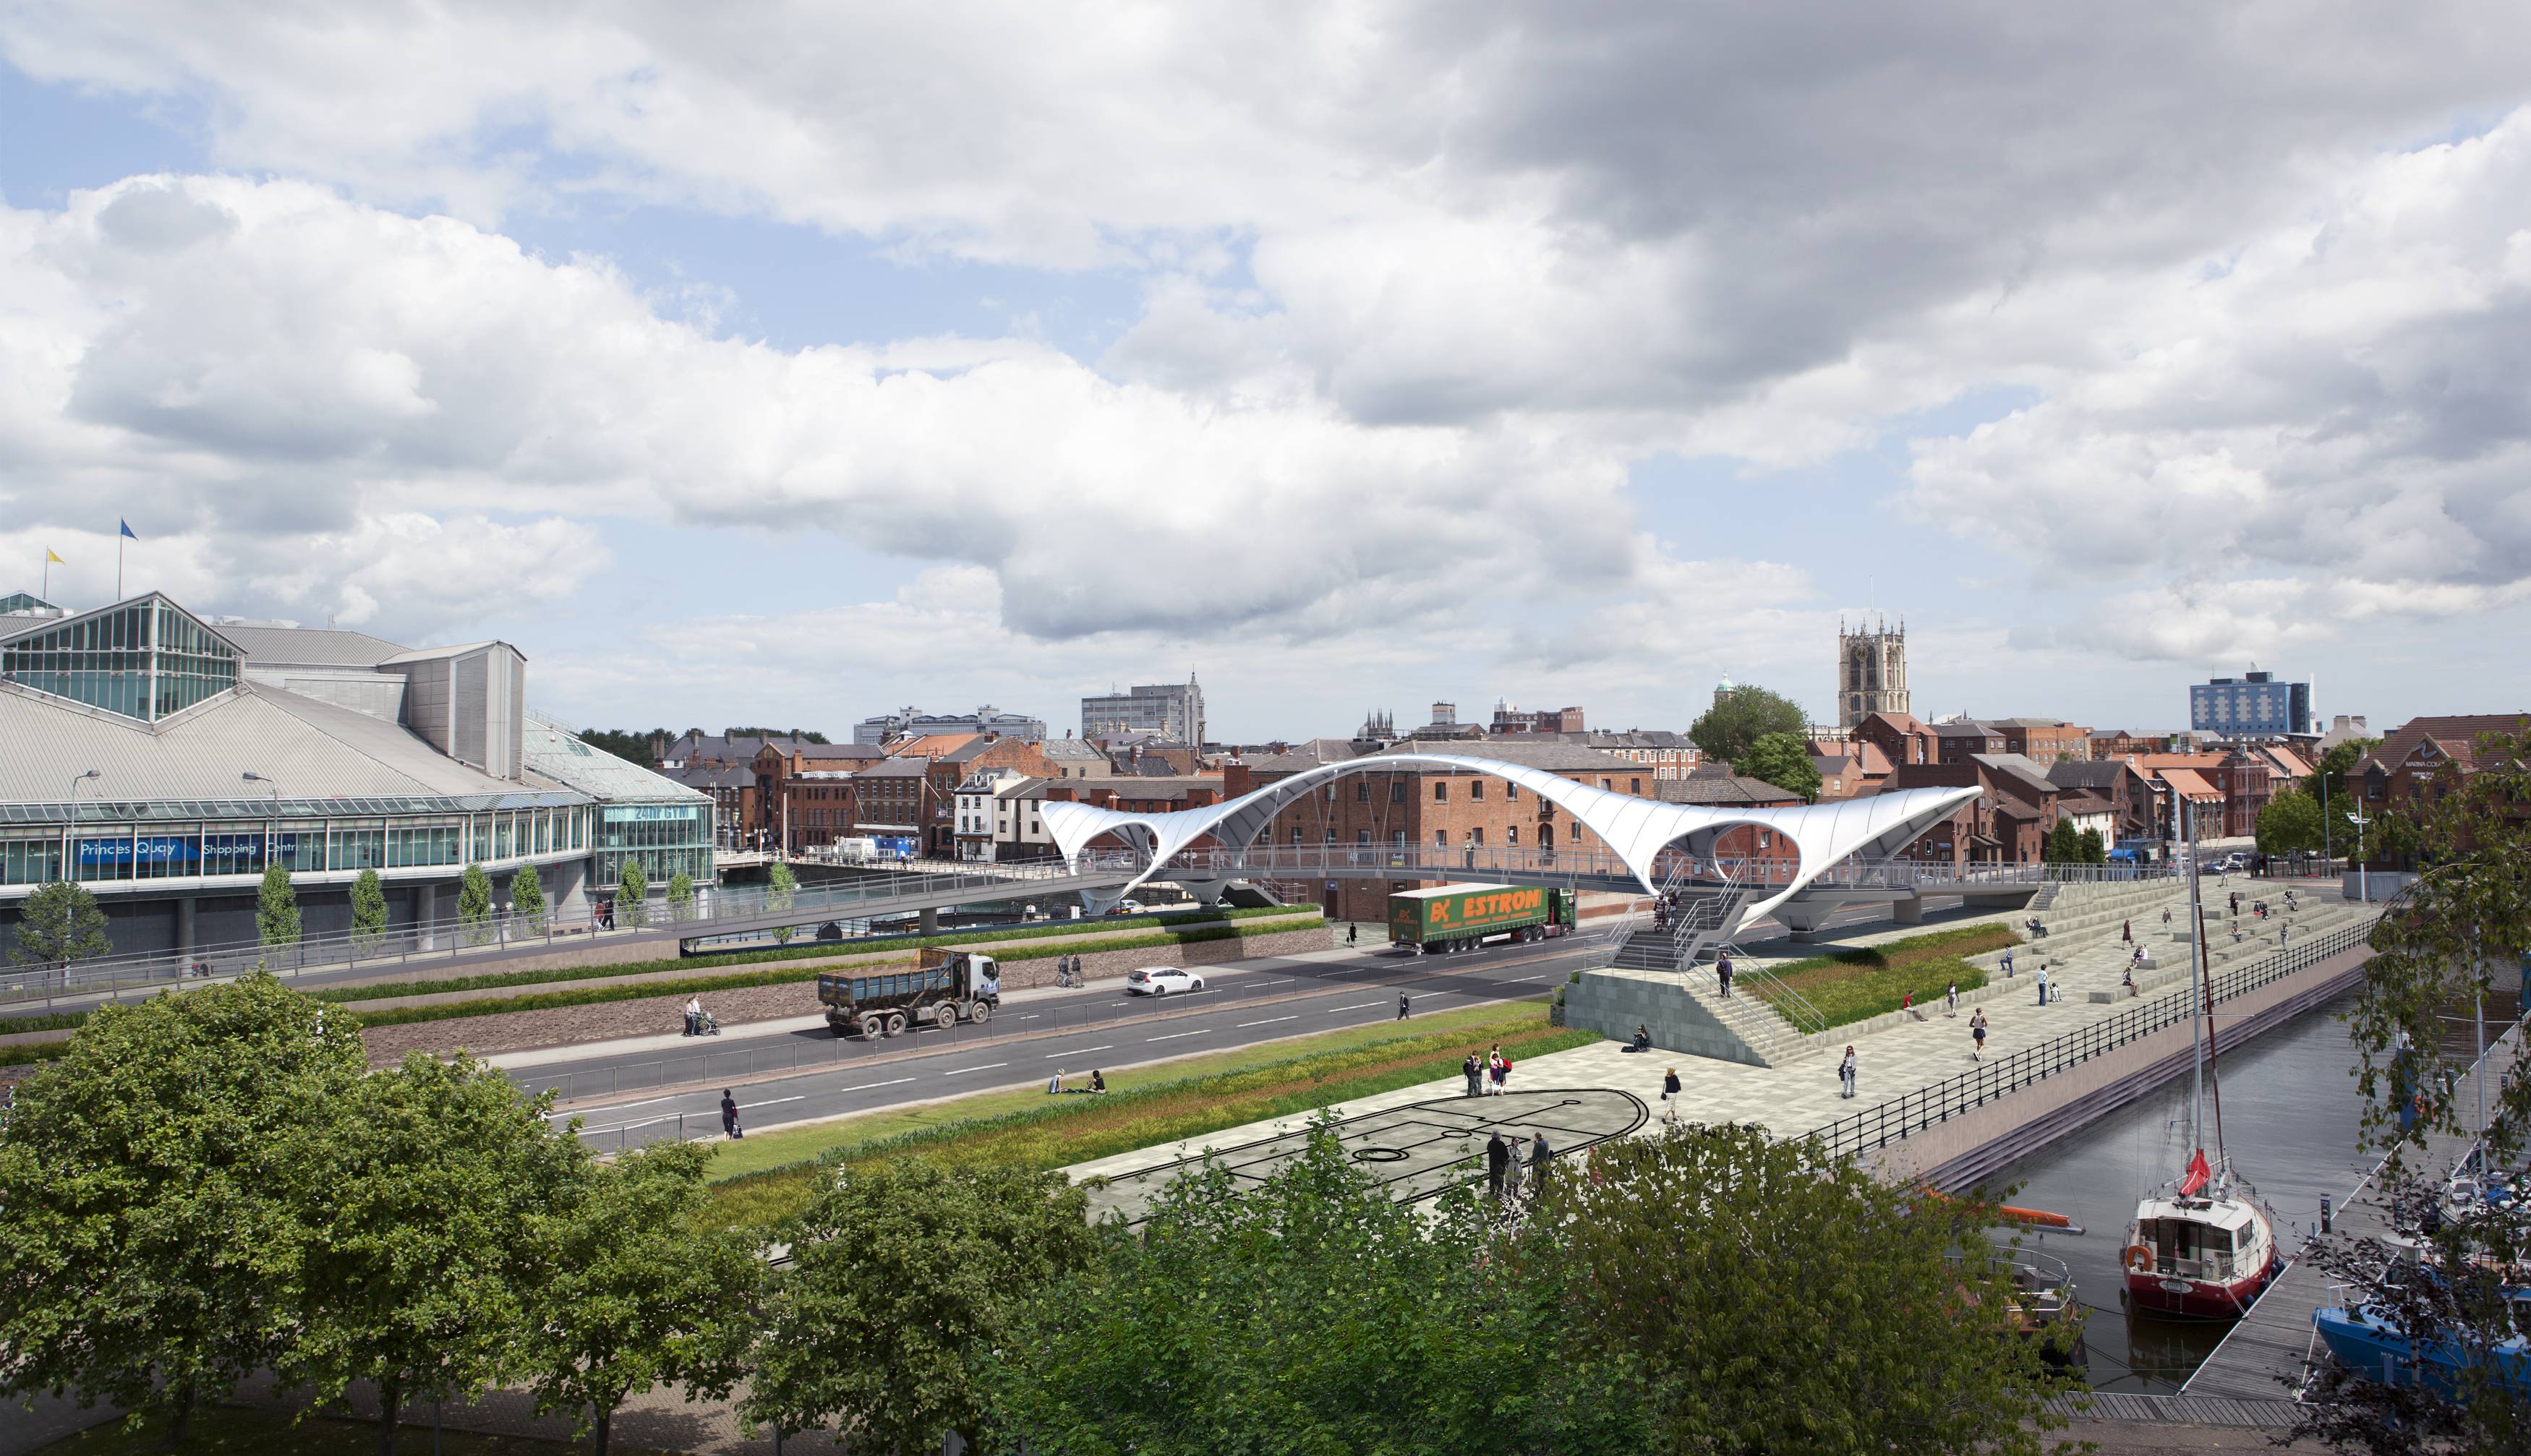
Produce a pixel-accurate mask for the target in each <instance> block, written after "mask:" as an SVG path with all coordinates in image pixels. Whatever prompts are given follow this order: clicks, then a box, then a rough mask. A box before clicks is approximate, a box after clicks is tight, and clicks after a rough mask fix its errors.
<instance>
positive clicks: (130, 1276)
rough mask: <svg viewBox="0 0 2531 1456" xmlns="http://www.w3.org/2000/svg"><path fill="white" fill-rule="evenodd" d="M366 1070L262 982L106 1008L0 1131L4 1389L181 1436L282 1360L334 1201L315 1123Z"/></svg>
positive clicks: (356, 1040)
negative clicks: (209, 1407) (91, 1406)
mask: <svg viewBox="0 0 2531 1456" xmlns="http://www.w3.org/2000/svg"><path fill="white" fill-rule="evenodd" d="M365 1066H366V1056H365V1054H364V1052H363V1051H362V1048H361V1041H360V1035H359V1032H358V1030H357V1029H356V1027H355V1026H354V1024H353V1023H352V1021H351V1020H350V1019H349V1018H347V1017H345V1016H343V1015H341V1014H340V1013H339V1012H337V1013H332V1014H330V1015H329V1013H328V1011H327V1008H325V1007H324V1006H323V1005H322V1004H320V1003H318V1002H315V1001H312V1000H309V999H308V998H307V997H304V996H301V995H298V994H297V993H295V992H292V991H290V990H287V989H285V988H283V987H282V985H281V984H280V983H279V982H278V981H276V980H273V979H272V978H271V977H269V976H263V975H254V976H248V977H245V978H243V979H241V980H236V981H234V982H231V983H229V984H227V985H215V986H209V987H206V988H204V989H202V990H198V991H193V992H189V993H187V994H184V995H167V996H158V997H154V998H152V999H150V1000H147V1001H143V1002H141V1003H140V1004H139V1005H135V1006H107V1007H103V1008H100V1009H99V1010H98V1011H97V1012H96V1014H95V1015H94V1016H93V1017H91V1018H90V1019H89V1020H88V1022H87V1024H86V1025H85V1026H84V1027H82V1028H81V1029H80V1031H79V1033H78V1035H77V1036H73V1037H72V1038H71V1045H70V1049H69V1052H68V1054H67V1055H65V1056H63V1057H62V1058H60V1059H59V1060H57V1061H55V1062H53V1063H51V1064H50V1065H48V1066H46V1067H45V1068H44V1069H43V1070H42V1071H40V1072H38V1073H36V1074H35V1075H34V1076H32V1077H30V1078H28V1080H27V1081H25V1082H23V1083H21V1084H20V1085H19V1087H18V1089H17V1099H16V1104H15V1106H14V1108H13V1109H12V1110H11V1112H10V1115H9V1116H8V1117H7V1118H6V1119H5V1120H0V1387H5V1388H6V1389H8V1390H11V1391H15V1392H27V1391H32V1390H39V1389H44V1390H57V1391H60V1390H66V1391H69V1392H71V1393H72V1394H74V1395H76V1396H77V1397H78V1398H79V1399H80V1400H81V1401H83V1402H92V1401H104V1402H109V1403H111V1404H114V1405H117V1406H120V1407H122V1408H123V1409H125V1410H127V1411H130V1412H132V1413H133V1419H134V1421H135V1422H136V1423H138V1422H140V1421H141V1420H143V1419H145V1418H163V1419H166V1420H168V1421H169V1422H170V1423H171V1424H172V1428H173V1429H174V1431H175V1433H176V1435H177V1437H178V1438H179V1439H181V1438H182V1435H183V1432H184V1429H185V1427H186V1424H187V1423H188V1421H189V1420H190V1418H191V1416H192V1414H193V1412H194V1411H196V1410H197V1409H199V1408H200V1407H201V1406H202V1405H204V1404H205V1403H207V1402H210V1401H214V1400H217V1399H220V1398H221V1397H223V1396H225V1395H227V1394H228V1392H229V1391H230V1390H231V1389H233V1388H234V1387H235V1386H236V1384H237V1382H238V1381H239V1380H240V1379H241V1378H243V1377H244V1376H245V1375H246V1374H248V1373H249V1372H253V1370H255V1369H257V1368H258V1367H260V1366H263V1365H266V1364H268V1363H270V1362H272V1361H273V1360H275V1359H276V1358H277V1357H279V1356H280V1355H281V1354H283V1353H284V1352H285V1350H286V1349H287V1347H288V1346H289V1344H290V1342H291V1341H292V1339H293V1337H294V1331H295V1330H296V1328H297V1317H298V1314H299V1311H298V1309H297V1297H298V1294H299V1292H300V1289H301V1284H300V1279H299V1267H300V1264H299V1256H300V1251H301V1250H302V1249H303V1248H304V1247H305V1245H306V1243H307V1240H308V1239H309V1236H310V1234H311V1232H312V1230H311V1228H310V1226H309V1220H310V1218H311V1217H312V1216H314V1215H315V1214H316V1213H317V1212H318V1211H320V1210H321V1208H322V1206H323V1204H324V1201H325V1199H326V1198H327V1197H329V1196H330V1193H331V1188H330V1184H329V1182H328V1180H327V1178H326V1176H325V1172H324V1169H323V1167H322V1164H321V1161H320V1160H319V1159H318V1158H317V1157H316V1155H315V1152H316V1149H315V1148H314V1146H313V1145H312V1144H311V1142H310V1140H309V1136H308V1130H309V1124H310V1122H311V1121H312V1120H321V1119H322V1117H323V1116H324V1114H325V1112H326V1110H327V1109H328V1108H331V1107H334V1106H337V1105H340V1104H341V1103H342V1102H343V1101H344V1100H345V1099H347V1098H350V1097H351V1096H353V1095H354V1094H355V1093H356V1092H357V1091H358V1089H359V1086H360V1083H361V1081H362V1072H363V1070H364V1068H365Z"/></svg>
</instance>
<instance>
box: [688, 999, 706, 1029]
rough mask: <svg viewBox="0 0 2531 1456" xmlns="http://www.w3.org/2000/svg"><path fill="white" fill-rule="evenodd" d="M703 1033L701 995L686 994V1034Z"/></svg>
mask: <svg viewBox="0 0 2531 1456" xmlns="http://www.w3.org/2000/svg"><path fill="white" fill-rule="evenodd" d="M686 1035H687V1036H702V1035H703V997H701V996H688V997H687V998H686Z"/></svg>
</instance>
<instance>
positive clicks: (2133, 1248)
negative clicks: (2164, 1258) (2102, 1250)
mask: <svg viewBox="0 0 2531 1456" xmlns="http://www.w3.org/2000/svg"><path fill="white" fill-rule="evenodd" d="M2121 1257H2122V1258H2124V1259H2125V1260H2126V1265H2127V1267H2128V1268H2130V1269H2133V1270H2135V1271H2136V1272H2137V1273H2139V1274H2143V1273H2150V1272H2151V1271H2152V1269H2153V1246H2152V1245H2150V1244H2129V1245H2128V1246H2127V1247H2126V1249H2125V1250H2124V1251H2123V1252H2122V1255H2121Z"/></svg>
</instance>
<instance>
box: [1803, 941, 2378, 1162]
mask: <svg viewBox="0 0 2531 1456" xmlns="http://www.w3.org/2000/svg"><path fill="white" fill-rule="evenodd" d="M2372 932H2373V923H2372V922H2370V921H2368V922H2365V923H2363V924H2353V925H2342V926H2340V927H2338V928H2337V929H2334V930H2331V931H2329V932H2327V933H2325V934H2321V935H2317V936H2314V937H2312V938H2311V939H2309V940H2306V941H2304V942H2303V943H2302V944H2300V945H2291V946H2288V947H2287V948H2285V949H2283V950H2280V951H2278V952H2277V953H2276V954H2274V955H2272V956H2268V957H2266V958H2264V959H2262V960H2260V961H2259V962H2257V963H2256V964H2253V965H2249V966H2242V967H2238V968H2236V969H2234V970H2231V971H2226V972H2224V973H2223V974H2222V975H2221V976H2218V977H2216V978H2214V980H2211V981H2209V982H2208V986H2209V990H2210V993H2211V995H2212V996H2213V998H2214V999H2215V1000H2218V1001H2224V1000H2229V999H2230V998H2232V997H2234V996H2237V995H2241V994H2243V993H2245V992H2248V991H2252V990H2256V989H2257V988H2258V987H2260V986H2262V985H2265V984H2267V983H2268V982H2269V981H2272V980H2277V979H2278V978H2279V977H2284V976H2290V975H2292V974H2293V973H2295V972H2297V971H2300V970H2303V969H2304V968H2306V967H2309V966H2313V965H2317V964H2319V963H2320V962H2322V961H2325V960H2327V959H2329V958H2330V957H2331V956H2334V955H2339V954H2342V953H2343V952H2346V951H2349V950H2352V949H2354V948H2355V947H2356V946H2359V945H2362V944H2364V943H2365V942H2366V937H2367V936H2369V935H2371V934H2372ZM2196 1011H2197V1006H2196V994H2195V988H2194V987H2193V986H2192V987H2188V988H2184V989H2181V990H2177V991H2173V992H2170V993H2169V994H2167V995H2164V996H2158V997H2156V998H2154V999H2153V1000H2151V1001H2147V1002H2145V1003H2143V1004H2142V1005H2140V1006H2135V1007H2131V1008H2129V1009H2128V1010H2126V1011H2124V1012H2121V1013H2119V1014H2118V1015H2116V1016H2113V1017H2109V1018H2108V1019H2106V1020H2102V1021H2097V1022H2093V1023H2091V1024H2090V1025H2088V1026H2084V1027H2080V1028H2077V1029H2076V1030H2074V1031H2071V1032H2067V1033H2064V1034H2063V1035H2061V1036H2054V1037H2051V1038H2050V1039H2048V1040H2046V1041H2043V1042H2040V1043H2039V1044H2038V1045H2036V1046H2029V1047H2024V1048H2023V1049H2022V1050H2020V1051H2017V1052H2014V1053H2013V1054H2011V1055H2010V1056H2003V1057H1997V1059H1996V1060H1994V1061H1992V1062H1987V1063H1983V1064H1981V1065H1980V1066H1978V1067H1976V1068H1974V1069H1972V1070H1970V1071H1967V1072H1962V1073H1960V1074H1959V1075H1958V1076H1956V1077H1950V1078H1946V1079H1944V1080H1943V1081H1940V1082H1937V1083H1935V1084H1933V1085H1931V1086H1929V1087H1923V1088H1919V1089H1917V1090H1916V1091H1914V1092H1908V1093H1906V1094H1904V1095H1902V1096H1896V1097H1892V1098H1890V1099H1889V1100H1887V1101H1885V1102H1883V1103H1881V1104H1880V1105H1879V1106H1876V1107H1867V1108H1865V1109H1864V1110H1863V1111H1861V1112H1857V1113H1854V1114H1852V1115H1850V1116H1847V1117H1841V1118H1838V1119H1837V1120H1836V1121H1834V1122H1831V1123H1828V1124H1827V1125H1826V1126H1824V1127H1820V1128H1816V1129H1814V1130H1812V1132H1811V1133H1810V1134H1809V1136H1810V1137H1811V1138H1813V1139H1816V1140H1817V1141H1819V1142H1820V1143H1821V1144H1822V1145H1823V1146H1824V1148H1825V1150H1826V1151H1827V1152H1828V1154H1829V1155H1830V1156H1844V1155H1845V1154H1848V1153H1857V1152H1863V1151H1867V1150H1869V1149H1872V1148H1886V1147H1888V1146H1889V1145H1890V1144H1891V1143H1893V1142H1899V1141H1903V1140H1904V1139H1906V1138H1908V1137H1910V1136H1912V1135H1913V1134H1916V1133H1920V1132H1923V1131H1924V1130H1925V1129H1927V1128H1930V1127H1933V1126H1936V1125H1937V1124H1940V1123H1943V1122H1947V1121H1949V1120H1950V1119H1951V1118H1952V1117H1954V1116H1957V1115H1960V1114H1963V1113H1966V1112H1969V1111H1971V1110H1973V1109H1975V1108H1978V1107H1982V1106H1984V1105H1986V1104H1987V1103H1988V1102H1990V1101H1993V1100H1995V1099H1996V1098H1997V1097H2002V1096H2006V1095H2009V1094H2010V1093H2012V1092H2019V1091H2020V1090H2021V1089H2023V1088H2025V1087H2029V1086H2031V1085H2033V1084H2035V1083H2038V1082H2040V1081H2043V1080H2045V1079H2046V1078H2049V1077H2052V1076H2054V1075H2055V1074H2056V1073H2058V1072H2062V1071H2064V1070H2065V1069H2066V1068H2068V1067H2072V1066H2076V1065H2078V1064H2080V1063H2082V1062H2086V1061H2089V1060H2091V1059H2092V1058H2093V1057H2096V1056H2102V1055H2106V1054H2107V1053H2109V1052H2111V1051H2115V1050H2116V1049H2118V1048H2119V1047H2121V1046H2124V1045H2126V1044H2127V1043H2128V1042H2130V1041H2134V1040H2136V1039H2137V1038H2139V1037H2143V1036H2151V1035H2153V1034H2154V1033H2156V1032H2159V1031H2162V1030H2163V1029H2165V1028H2166V1027H2171V1026H2177V1025H2179V1024H2180V1023H2182V1022H2185V1021H2186V1020H2187V1019H2188V1018H2189V1017H2191V1016H2193V1015H2195V1014H2196Z"/></svg>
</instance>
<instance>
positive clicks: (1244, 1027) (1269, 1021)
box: [1231, 1016, 1300, 1032]
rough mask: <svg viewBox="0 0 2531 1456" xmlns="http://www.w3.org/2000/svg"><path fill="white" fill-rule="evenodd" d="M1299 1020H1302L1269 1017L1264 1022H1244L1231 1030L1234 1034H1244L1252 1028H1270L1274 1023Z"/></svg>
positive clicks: (1293, 1017) (1288, 1017) (1291, 1017)
mask: <svg viewBox="0 0 2531 1456" xmlns="http://www.w3.org/2000/svg"><path fill="white" fill-rule="evenodd" d="M1299 1020H1300V1018H1299V1017H1297V1016H1269V1017H1267V1018H1266V1020H1264V1021H1243V1022H1241V1023H1240V1024H1239V1025H1237V1026H1235V1027H1232V1028H1231V1030H1232V1031H1234V1032H1244V1031H1246V1030H1248V1029H1249V1028H1250V1027H1270V1026H1272V1025H1274V1023H1276V1022H1278V1021H1299Z"/></svg>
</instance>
